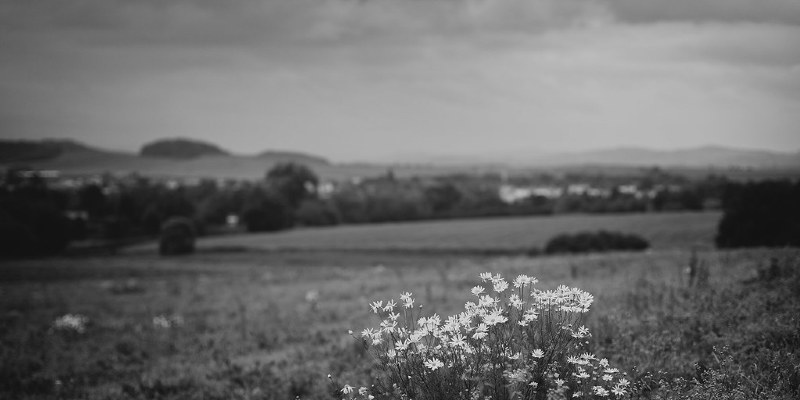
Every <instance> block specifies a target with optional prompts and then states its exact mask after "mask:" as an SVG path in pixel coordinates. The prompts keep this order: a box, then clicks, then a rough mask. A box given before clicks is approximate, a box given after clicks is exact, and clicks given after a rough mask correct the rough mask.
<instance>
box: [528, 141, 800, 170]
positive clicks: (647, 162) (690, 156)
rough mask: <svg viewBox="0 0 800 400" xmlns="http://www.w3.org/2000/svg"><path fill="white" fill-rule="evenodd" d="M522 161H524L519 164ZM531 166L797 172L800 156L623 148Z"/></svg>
mask: <svg viewBox="0 0 800 400" xmlns="http://www.w3.org/2000/svg"><path fill="white" fill-rule="evenodd" d="M520 161H522V160H520ZM526 161H527V162H526V163H527V164H531V165H580V164H583V165H606V166H611V165H617V166H661V167H684V168H686V167H690V168H708V167H723V168H724V167H746V168H798V167H800V153H779V152H773V151H766V150H749V149H748V150H745V149H735V148H729V147H721V146H705V147H697V148H689V149H680V150H652V149H644V148H638V147H621V148H613V149H604V150H596V151H587V152H578V153H561V154H551V155H540V156H537V157H533V158H531V159H529V160H526Z"/></svg>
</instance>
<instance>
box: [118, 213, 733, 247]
mask: <svg viewBox="0 0 800 400" xmlns="http://www.w3.org/2000/svg"><path fill="white" fill-rule="evenodd" d="M720 216H721V214H720V213H718V212H706V213H687V212H684V213H650V214H624V215H618V214H617V215H583V214H581V215H557V216H552V217H550V216H548V217H524V218H484V219H471V220H446V221H426V222H403V223H390V224H370V225H347V226H340V227H334V228H313V229H311V228H309V229H295V230H291V231H286V232H280V233H266V234H246V235H233V236H219V237H211V238H202V239H200V241H199V243H198V246H199V248H200V249H201V250H203V249H205V250H213V249H218V250H221V249H251V250H268V251H277V250H297V251H308V250H315V251H325V250H333V251H341V250H345V251H365V250H366V251H384V252H385V251H395V252H409V251H414V252H434V253H462V254H464V253H467V254H470V253H471V254H525V253H527V252H528V251H529V250H531V249H532V248H534V247H536V248H541V247H543V246H544V245H545V243H546V242H547V240H549V239H550V238H551V237H553V236H555V235H558V234H561V233H567V232H576V231H582V230H598V229H606V230H612V231H622V232H626V233H636V234H639V235H641V236H643V237H644V238H645V239H647V240H649V241H650V244H651V246H652V247H653V248H655V249H677V248H687V247H689V246H694V245H700V246H712V245H713V239H714V234H715V232H716V229H717V224H718V222H719V219H720ZM155 249H156V247H155V245H152V244H151V245H146V246H138V247H135V248H133V249H131V250H130V251H132V252H150V253H153V252H155Z"/></svg>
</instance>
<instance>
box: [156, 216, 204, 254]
mask: <svg viewBox="0 0 800 400" xmlns="http://www.w3.org/2000/svg"><path fill="white" fill-rule="evenodd" d="M195 236H196V233H195V228H194V223H193V222H192V220H190V219H189V218H185V217H173V218H170V219H168V220H167V222H165V223H164V225H163V226H162V227H161V240H160V242H159V247H158V251H159V254H161V255H162V256H174V255H182V254H191V253H194V242H195Z"/></svg>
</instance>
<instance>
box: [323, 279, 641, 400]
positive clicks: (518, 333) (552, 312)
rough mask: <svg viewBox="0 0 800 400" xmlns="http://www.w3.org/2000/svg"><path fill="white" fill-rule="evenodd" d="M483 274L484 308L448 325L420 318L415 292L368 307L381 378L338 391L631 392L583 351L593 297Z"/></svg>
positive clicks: (471, 306)
mask: <svg viewBox="0 0 800 400" xmlns="http://www.w3.org/2000/svg"><path fill="white" fill-rule="evenodd" d="M481 278H482V280H483V281H484V282H485V283H487V285H486V286H487V287H488V288H489V289H488V290H487V289H486V287H484V286H476V287H474V288H473V289H472V293H473V294H474V295H475V296H476V302H477V303H476V302H468V303H466V305H465V311H464V312H462V313H460V314H458V315H454V316H451V317H448V318H447V319H446V320H444V321H443V320H442V319H441V318H440V317H439V316H438V315H436V314H434V315H431V316H429V317H422V316H421V315H420V311H416V312H415V308H414V299H413V298H412V297H411V294H410V293H404V294H402V295H401V296H400V300H401V301H400V304H399V305H398V304H397V303H395V301H394V300H390V301H389V302H387V303H386V304H384V303H383V302H382V301H377V302H373V303H372V304H370V307H371V308H372V310H373V312H374V313H375V314H377V315H378V316H379V317H380V318H382V319H383V321H382V322H381V323H380V327H379V328H377V329H373V328H367V329H365V330H363V331H362V332H361V338H360V341H361V342H362V343H363V345H364V346H365V347H367V348H369V349H370V350H371V353H372V355H373V356H374V358H375V365H376V368H377V370H378V371H380V376H378V377H377V381H376V383H375V384H374V385H373V386H372V388H371V389H367V388H365V387H362V388H360V389H358V390H357V391H356V390H355V388H353V387H352V386H350V385H345V386H344V387H342V388H341V389H339V390H340V391H341V393H342V394H345V395H350V397H351V398H363V399H372V398H378V399H383V398H392V399H463V400H471V399H484V398H492V399H545V398H547V399H550V398H560V399H566V398H582V399H591V398H596V396H600V397H610V398H617V397H618V396H623V395H625V394H627V393H629V388H628V385H629V382H628V380H627V379H625V378H624V377H623V374H621V373H620V372H619V370H617V369H616V368H612V366H611V365H609V362H608V360H606V359H598V358H597V357H595V356H594V355H593V354H590V353H588V352H587V351H586V346H587V343H588V342H587V340H588V337H589V336H590V333H589V330H588V329H587V328H586V327H585V326H583V323H584V322H585V317H586V313H587V312H588V311H589V307H590V305H591V304H592V302H593V297H592V295H591V294H589V293H587V292H584V291H582V290H580V289H576V288H568V287H566V286H559V287H558V289H556V290H548V291H541V290H538V289H536V288H535V285H536V284H537V280H536V279H535V278H531V277H528V276H525V275H520V276H518V277H517V278H516V279H514V281H513V289H510V288H509V284H508V283H507V282H506V281H505V280H504V279H503V278H502V277H501V276H500V275H499V274H498V275H494V276H493V275H492V274H491V273H488V272H487V273H483V274H481ZM507 289H509V290H507ZM484 292H488V294H484ZM395 308H398V309H397V310H395ZM417 310H418V309H417ZM401 315H402V318H401ZM337 387H340V386H338V385H337Z"/></svg>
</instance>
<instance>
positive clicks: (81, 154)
mask: <svg viewBox="0 0 800 400" xmlns="http://www.w3.org/2000/svg"><path fill="white" fill-rule="evenodd" d="M159 142H161V143H164V142H169V141H159ZM159 142H155V143H159ZM189 142H193V141H189ZM151 144H152V143H151ZM206 144H207V145H209V146H211V148H212V150H210V151H206V150H207V149H208V148H207V147H205V146H200V147H202V148H203V149H206V150H202V151H200V153H201V154H202V155H195V156H193V157H191V158H188V157H174V156H173V157H167V158H164V157H147V156H141V155H138V154H134V153H126V152H115V151H110V150H105V149H98V148H94V147H91V146H87V145H85V144H82V143H79V142H75V141H71V140H42V141H31V140H15V141H14V140H0V169H2V168H3V167H9V166H28V167H32V168H38V169H50V170H58V171H61V172H62V173H64V174H68V175H83V174H99V173H104V172H109V173H112V174H119V175H125V174H130V173H137V174H141V175H148V176H160V177H194V178H214V179H228V178H230V179H261V178H263V177H264V175H265V173H266V171H267V170H269V169H270V168H272V167H273V166H274V165H275V164H277V163H281V162H297V163H301V164H305V165H308V166H309V167H311V168H312V169H313V170H314V172H316V173H317V174H318V175H319V176H320V178H321V179H323V180H339V181H341V180H350V179H353V178H366V177H375V176H381V175H386V174H387V173H388V172H389V171H391V172H392V173H393V174H394V175H395V176H397V177H410V176H437V175H447V174H485V173H537V172H548V173H553V172H555V173H558V172H559V171H560V172H565V173H567V172H587V171H589V172H593V173H603V174H612V175H614V174H617V175H631V174H633V175H635V174H637V173H640V172H641V171H642V170H643V168H646V167H651V166H660V167H664V168H666V169H668V170H673V171H675V172H677V173H681V174H684V175H687V176H695V177H702V176H705V175H707V174H708V173H710V172H713V173H716V174H722V175H726V176H729V177H732V178H734V179H742V180H747V179H756V180H758V179H764V178H767V177H771V178H781V177H789V176H791V177H797V176H800V154H791V153H773V152H766V151H752V150H736V149H727V148H720V147H704V148H696V149H687V150H678V151H657V150H648V149H636V148H624V149H610V150H600V151H593V152H583V153H569V154H560V155H544V154H542V153H538V154H533V155H530V156H528V157H525V156H524V154H522V153H518V155H517V156H516V157H511V156H509V157H506V158H505V159H504V161H505V163H506V164H505V165H504V164H500V163H489V162H487V161H484V162H480V161H473V162H471V163H470V162H469V160H468V159H463V160H461V161H460V162H458V163H452V164H446V163H437V162H436V161H435V159H434V160H433V161H429V162H427V163H416V164H398V163H389V162H387V163H383V164H378V163H331V162H329V161H328V160H326V159H325V158H323V157H319V156H316V155H312V154H306V153H300V152H291V151H274V150H270V151H264V152H262V153H259V154H258V155H236V154H229V153H227V152H226V151H225V150H222V149H220V148H219V147H217V146H215V145H213V144H208V143H206ZM167 147H170V146H167ZM177 147H178V148H181V147H182V146H181V145H180V143H179V144H178V146H177ZM188 147H192V146H191V145H190V146H188ZM179 152H180V151H179ZM220 152H221V153H220ZM184 154H197V153H196V152H195V153H192V152H191V151H186V152H184ZM488 158H489V156H488V155H487V156H484V157H482V158H481V159H483V160H487V159H488Z"/></svg>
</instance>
